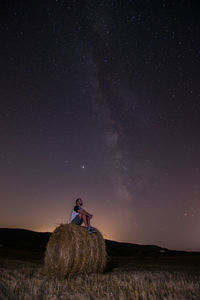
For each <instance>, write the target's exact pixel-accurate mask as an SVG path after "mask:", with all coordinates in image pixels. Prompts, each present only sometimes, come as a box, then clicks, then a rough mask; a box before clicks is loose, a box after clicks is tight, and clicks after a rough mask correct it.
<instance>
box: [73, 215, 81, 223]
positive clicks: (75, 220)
mask: <svg viewBox="0 0 200 300" xmlns="http://www.w3.org/2000/svg"><path fill="white" fill-rule="evenodd" d="M71 223H72V224H76V225H81V224H82V223H83V220H82V219H81V218H80V217H79V215H77V216H76V217H75V218H74V219H73V220H72V221H71Z"/></svg>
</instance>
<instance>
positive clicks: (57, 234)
mask: <svg viewBox="0 0 200 300" xmlns="http://www.w3.org/2000/svg"><path fill="white" fill-rule="evenodd" d="M95 230H96V231H97V233H89V232H88V231H87V229H86V228H85V227H83V226H79V225H75V224H61V225H60V226H58V227H57V228H56V229H55V230H54V232H53V233H52V235H51V237H50V239H49V242H48V245H47V249H46V253H45V265H44V268H45V272H46V274H48V275H53V276H57V277H63V276H66V275H69V274H80V273H101V272H103V270H104V269H105V266H106V247H105V241H104V239H103V237H102V235H101V233H100V232H99V231H98V230H97V229H95Z"/></svg>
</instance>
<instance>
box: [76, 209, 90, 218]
mask: <svg viewBox="0 0 200 300" xmlns="http://www.w3.org/2000/svg"><path fill="white" fill-rule="evenodd" d="M77 212H78V213H79V214H81V215H85V216H88V217H92V215H91V214H89V212H87V211H86V210H84V209H79V210H77Z"/></svg>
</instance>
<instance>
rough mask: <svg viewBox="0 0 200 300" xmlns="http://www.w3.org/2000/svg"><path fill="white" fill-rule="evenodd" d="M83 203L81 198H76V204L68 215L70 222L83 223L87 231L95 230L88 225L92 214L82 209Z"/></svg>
mask: <svg viewBox="0 0 200 300" xmlns="http://www.w3.org/2000/svg"><path fill="white" fill-rule="evenodd" d="M82 205H83V201H82V199H81V198H78V199H76V205H75V206H74V208H73V210H72V212H71V216H70V223H72V224H76V225H81V224H82V223H84V224H85V226H86V228H87V230H88V231H89V232H93V233H94V232H96V231H95V230H94V228H93V227H91V225H90V220H91V218H92V215H91V214H89V213H88V212H87V211H86V210H84V209H83V208H82V207H81V206H82Z"/></svg>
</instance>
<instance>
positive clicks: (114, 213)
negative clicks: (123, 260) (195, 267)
mask: <svg viewBox="0 0 200 300" xmlns="http://www.w3.org/2000/svg"><path fill="white" fill-rule="evenodd" d="M0 41H1V46H0V203H1V206H0V227H10V228H13V227H14V228H26V229H31V230H36V231H52V230H54V228H55V227H56V226H57V225H58V224H60V223H63V222H68V219H69V214H70V212H71V209H72V207H73V205H74V200H75V199H76V198H78V197H81V198H82V199H83V202H84V208H85V209H86V210H88V211H89V212H91V213H93V215H94V217H93V219H92V221H93V223H92V224H93V225H94V226H95V227H97V228H98V229H99V230H100V231H101V232H102V233H103V236H104V237H105V238H107V239H112V240H116V241H124V242H131V243H137V244H156V245H159V246H163V247H168V248H171V249H187V250H200V235H199V228H200V134H199V131H200V129H199V128H200V82H199V81H200V21H199V6H198V1H189V0H188V1H186V0H180V1H175V0H174V1H167V0H165V1H150V0H132V1H131V0H130V1H128V0H123V1H122V0H121V1H120V0H116V1H113V0H111V1H93V0H88V1H84V0H73V1H71V0H49V1H37V0H30V1H25V0H23V1H22V0H20V1H9V0H8V1H6V0H4V1H3V0H2V1H1V2H0Z"/></svg>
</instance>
